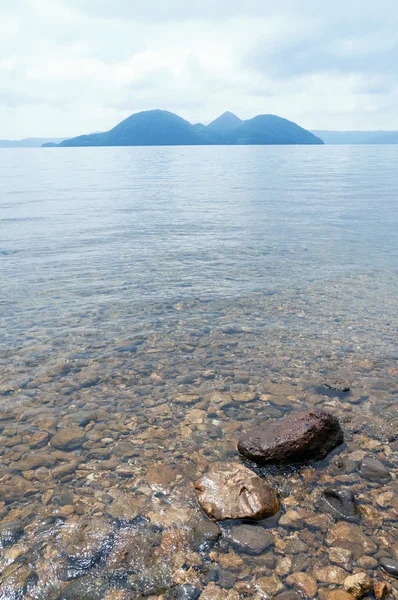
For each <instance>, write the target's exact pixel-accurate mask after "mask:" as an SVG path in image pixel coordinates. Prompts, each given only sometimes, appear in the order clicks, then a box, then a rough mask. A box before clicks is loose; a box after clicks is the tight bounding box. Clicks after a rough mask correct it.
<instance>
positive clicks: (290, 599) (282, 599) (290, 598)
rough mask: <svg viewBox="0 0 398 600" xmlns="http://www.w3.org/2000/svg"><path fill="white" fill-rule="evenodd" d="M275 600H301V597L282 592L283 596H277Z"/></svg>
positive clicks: (294, 593)
mask: <svg viewBox="0 0 398 600" xmlns="http://www.w3.org/2000/svg"><path fill="white" fill-rule="evenodd" d="M276 598H277V600H302V596H300V594H298V593H297V592H283V594H279V595H278V596H277V597H276Z"/></svg>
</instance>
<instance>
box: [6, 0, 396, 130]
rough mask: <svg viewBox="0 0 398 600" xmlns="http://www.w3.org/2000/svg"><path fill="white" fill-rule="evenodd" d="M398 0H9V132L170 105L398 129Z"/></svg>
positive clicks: (192, 114) (188, 110)
mask: <svg viewBox="0 0 398 600" xmlns="http://www.w3.org/2000/svg"><path fill="white" fill-rule="evenodd" d="M397 28H398V5H397V4H396V1H395V0H394V1H392V0H380V1H379V2H378V3H377V5H376V4H375V3H374V2H370V1H369V0H362V1H361V2H359V1H357V0H346V2H344V3H342V2H341V3H337V2H335V3H330V2H327V1H326V0H279V1H278V2H276V1H275V2H274V1H269V2H264V0H246V2H241V0H239V1H237V0H228V1H227V0H218V1H216V0H211V1H210V0H202V1H200V2H199V1H195V0H192V2H186V0H168V1H167V2H165V1H164V0H146V2H143V3H138V2H132V1H131V0H115V2H109V0H95V1H94V0H13V2H3V3H1V4H0V81H1V91H0V138H6V137H12V138H17V137H26V136H51V135H53V136H55V137H58V136H63V135H64V136H65V137H67V136H70V135H77V134H80V133H84V132H89V131H98V130H106V129H109V128H111V127H112V126H114V125H115V124H116V123H117V122H119V121H121V120H122V119H124V118H125V117H127V116H129V114H131V113H132V112H135V111H138V110H143V109H151V108H165V109H168V110H171V111H175V112H178V113H179V114H181V116H183V117H185V118H188V119H189V120H191V121H192V122H198V121H202V122H208V121H209V120H211V119H212V118H214V117H216V116H217V115H218V114H220V113H221V112H223V111H224V110H232V111H234V112H236V113H237V114H239V116H241V117H242V118H249V117H252V116H254V115H255V114H259V113H276V114H280V115H282V116H285V117H287V118H289V119H292V120H294V121H296V122H298V123H300V124H301V125H303V126H304V127H308V128H314V129H315V128H319V129H321V128H322V129H326V128H329V129H333V128H335V129H344V128H352V129H373V128H374V129H376V128H380V129H381V128H383V129H389V128H391V129H398V113H397V111H396V109H395V110H394V106H396V105H397V101H398V83H397V81H398V77H397V75H398V70H397V66H396V65H398V43H397V41H396V39H397V37H396V31H397Z"/></svg>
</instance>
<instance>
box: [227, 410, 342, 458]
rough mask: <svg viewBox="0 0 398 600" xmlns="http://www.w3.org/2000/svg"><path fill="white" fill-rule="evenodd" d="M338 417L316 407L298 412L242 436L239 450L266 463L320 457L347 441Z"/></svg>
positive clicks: (248, 456)
mask: <svg viewBox="0 0 398 600" xmlns="http://www.w3.org/2000/svg"><path fill="white" fill-rule="evenodd" d="M343 440H344V437H343V432H342V430H341V427H340V424H339V422H338V420H337V419H336V417H334V416H333V415H331V414H330V413H328V412H326V411H323V410H319V409H313V410H309V411H298V412H293V413H290V414H289V415H287V416H285V417H283V418H282V419H278V420H277V421H273V422H271V423H270V424H269V425H265V426H263V427H256V428H255V429H252V430H251V431H247V432H246V433H244V434H243V435H242V437H241V438H240V440H239V442H238V450H239V452H240V453H241V454H243V456H245V457H246V458H249V459H250V460H253V461H254V462H256V463H258V464H261V465H264V464H267V463H295V462H303V461H306V460H319V459H322V458H325V456H326V455H327V454H328V453H329V452H330V451H331V450H333V448H335V447H336V446H339V445H340V444H342V443H343Z"/></svg>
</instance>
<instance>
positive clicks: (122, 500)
mask: <svg viewBox="0 0 398 600" xmlns="http://www.w3.org/2000/svg"><path fill="white" fill-rule="evenodd" d="M141 508H142V506H141V503H140V502H139V500H138V498H137V496H135V495H134V494H128V493H127V494H122V495H121V496H120V497H119V498H118V499H117V500H114V501H113V502H112V504H110V505H108V506H107V507H106V512H107V513H108V515H110V516H111V517H113V518H114V519H116V521H118V522H119V523H120V524H122V525H127V524H128V523H132V522H133V521H134V519H136V518H137V516H138V515H139V514H140V509H141Z"/></svg>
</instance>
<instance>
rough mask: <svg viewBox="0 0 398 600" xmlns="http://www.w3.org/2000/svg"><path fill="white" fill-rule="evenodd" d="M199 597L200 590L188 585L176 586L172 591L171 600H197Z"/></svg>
mask: <svg viewBox="0 0 398 600" xmlns="http://www.w3.org/2000/svg"><path fill="white" fill-rule="evenodd" d="M199 596H200V590H198V588H196V587H195V586H194V585H190V584H189V583H185V584H183V585H177V586H176V587H175V588H174V590H173V600H197V598H199Z"/></svg>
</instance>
